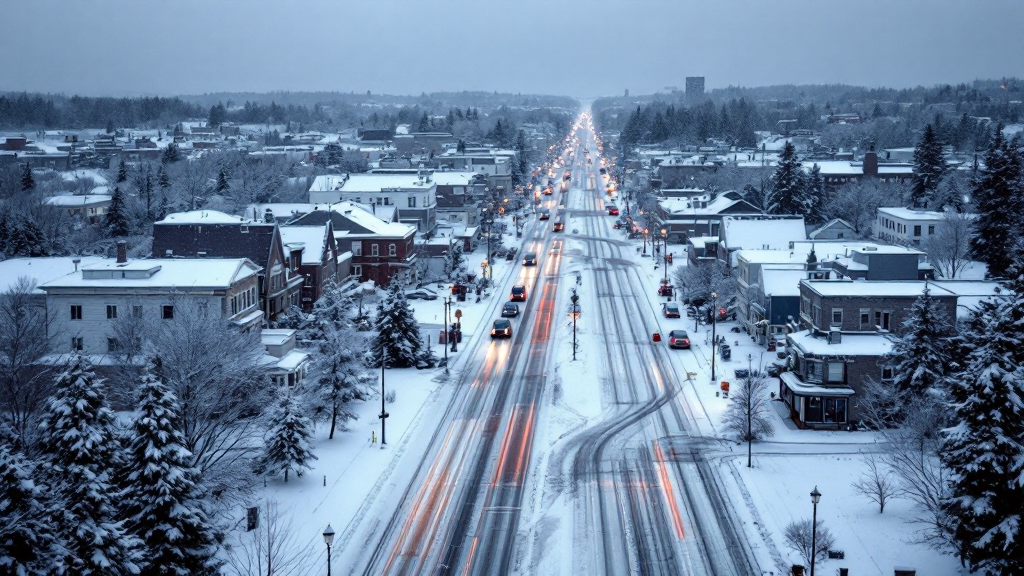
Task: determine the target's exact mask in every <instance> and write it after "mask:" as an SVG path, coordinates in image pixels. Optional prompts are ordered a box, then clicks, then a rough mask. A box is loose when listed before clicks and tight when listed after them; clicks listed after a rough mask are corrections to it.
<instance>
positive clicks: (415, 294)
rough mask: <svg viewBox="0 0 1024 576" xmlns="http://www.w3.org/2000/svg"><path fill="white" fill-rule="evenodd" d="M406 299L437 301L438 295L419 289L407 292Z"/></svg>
mask: <svg viewBox="0 0 1024 576" xmlns="http://www.w3.org/2000/svg"><path fill="white" fill-rule="evenodd" d="M405 297H406V298H408V299H409V300H437V293H436V292H434V291H433V290H428V289H427V288H417V289H415V290H409V291H407V292H406V293H405Z"/></svg>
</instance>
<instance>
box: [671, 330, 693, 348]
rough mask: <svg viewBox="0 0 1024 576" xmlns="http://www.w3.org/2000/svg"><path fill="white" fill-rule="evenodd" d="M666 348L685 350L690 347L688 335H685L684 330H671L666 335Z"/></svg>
mask: <svg viewBox="0 0 1024 576" xmlns="http://www.w3.org/2000/svg"><path fill="white" fill-rule="evenodd" d="M668 347H669V348H683V349H687V348H689V347H690V335H689V334H687V333H686V330H673V331H671V332H669V333H668Z"/></svg>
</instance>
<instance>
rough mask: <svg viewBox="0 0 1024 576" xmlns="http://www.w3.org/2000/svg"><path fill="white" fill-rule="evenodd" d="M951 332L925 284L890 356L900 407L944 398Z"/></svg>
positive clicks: (948, 321) (896, 396) (894, 385)
mask: <svg viewBox="0 0 1024 576" xmlns="http://www.w3.org/2000/svg"><path fill="white" fill-rule="evenodd" d="M951 331H952V325H951V324H950V320H949V318H948V317H947V316H946V314H945V312H944V311H943V310H942V309H941V308H940V307H939V302H938V301H937V300H936V299H935V298H934V297H932V293H931V289H930V288H929V287H928V285H927V284H925V287H924V291H923V292H922V293H921V296H919V297H918V298H917V300H915V301H914V304H913V305H912V306H911V307H910V312H909V313H908V314H907V318H906V319H905V320H904V321H903V336H901V337H900V338H898V339H897V340H896V342H895V343H893V346H892V350H891V352H890V354H889V361H890V362H891V366H892V374H893V377H892V381H891V384H890V385H891V386H892V387H893V388H894V393H895V398H896V400H897V402H898V404H899V405H900V407H902V408H907V407H908V406H909V405H912V404H914V403H917V402H919V401H922V400H928V399H930V400H931V401H939V400H940V399H941V398H942V396H943V388H944V385H945V378H946V372H947V365H948V364H949V357H950V355H949V350H950V346H949V342H948V338H949V336H950V333H951ZM936 425H939V423H936Z"/></svg>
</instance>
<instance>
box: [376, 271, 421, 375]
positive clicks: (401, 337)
mask: <svg viewBox="0 0 1024 576" xmlns="http://www.w3.org/2000/svg"><path fill="white" fill-rule="evenodd" d="M375 329H376V332H377V334H376V336H375V337H374V340H373V348H372V349H371V350H370V358H371V364H372V365H374V366H380V365H381V355H382V354H383V355H384V363H385V366H386V367H388V368H409V367H411V366H416V364H417V360H418V359H419V358H420V355H421V352H422V348H423V339H422V338H421V337H420V328H419V325H417V323H416V318H415V317H414V316H413V311H412V308H410V307H409V301H408V300H406V298H405V292H404V291H403V290H402V281H401V280H400V279H399V277H398V276H397V275H396V276H394V277H392V280H391V284H390V285H389V286H388V290H387V295H386V296H384V297H383V298H381V300H380V303H379V304H377V320H376V323H375Z"/></svg>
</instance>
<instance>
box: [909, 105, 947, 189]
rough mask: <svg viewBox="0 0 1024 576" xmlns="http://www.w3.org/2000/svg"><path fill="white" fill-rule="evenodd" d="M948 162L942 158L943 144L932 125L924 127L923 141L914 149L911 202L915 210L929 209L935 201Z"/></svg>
mask: <svg viewBox="0 0 1024 576" xmlns="http://www.w3.org/2000/svg"><path fill="white" fill-rule="evenodd" d="M945 172H946V161H945V159H944V158H943V156H942V142H940V141H939V137H938V135H937V134H936V133H935V129H934V128H932V125H931V124H928V125H927V126H925V127H924V134H923V135H922V136H921V141H920V142H918V143H917V146H916V147H915V148H914V181H913V183H912V185H911V187H910V202H911V206H913V207H914V208H927V207H928V206H929V204H930V203H932V201H933V200H934V199H935V193H936V191H937V190H938V188H939V182H940V181H941V180H942V175H943V174H945Z"/></svg>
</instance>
